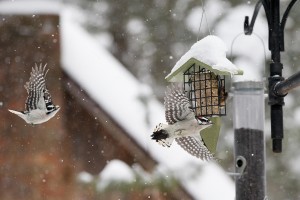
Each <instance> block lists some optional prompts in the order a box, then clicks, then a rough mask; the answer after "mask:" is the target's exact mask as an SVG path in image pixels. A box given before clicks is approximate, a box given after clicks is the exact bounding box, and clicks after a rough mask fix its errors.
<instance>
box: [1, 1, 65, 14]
mask: <svg viewBox="0 0 300 200" xmlns="http://www.w3.org/2000/svg"><path fill="white" fill-rule="evenodd" d="M61 8H62V3H60V1H55V0H13V1H11V0H10V1H1V2H0V14H14V15H35V14H59V13H60V9H61Z"/></svg>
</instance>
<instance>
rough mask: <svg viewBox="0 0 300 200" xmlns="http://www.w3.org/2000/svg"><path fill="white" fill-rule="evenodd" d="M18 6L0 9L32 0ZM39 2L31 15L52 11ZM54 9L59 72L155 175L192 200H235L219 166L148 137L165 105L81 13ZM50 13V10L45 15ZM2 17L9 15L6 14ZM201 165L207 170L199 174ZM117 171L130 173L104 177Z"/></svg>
mask: <svg viewBox="0 0 300 200" xmlns="http://www.w3.org/2000/svg"><path fill="white" fill-rule="evenodd" d="M21 2H22V3H21V5H22V6H19V5H17V1H15V2H12V3H11V6H12V7H9V6H7V5H6V2H1V3H0V8H2V5H5V7H6V9H7V10H9V13H10V14H13V13H17V14H22V13H23V12H22V10H23V9H24V13H23V14H30V12H29V10H30V9H29V8H28V7H31V6H32V5H33V4H32V2H35V1H32V0H31V1H26V2H27V3H25V0H24V1H21ZM41 2H43V3H44V6H45V7H46V8H43V6H42V5H40V8H39V9H37V10H34V11H32V12H33V13H43V12H44V9H45V10H46V9H47V8H48V9H49V8H50V5H49V3H50V2H52V1H41ZM3 3H4V4H3ZM54 4H56V3H54ZM21 7H22V9H21ZM14 9H16V10H15V11H14ZM58 10H60V11H61V13H60V16H61V19H60V20H61V21H60V22H61V24H60V27H61V48H62V49H61V51H62V60H61V63H62V66H63V69H64V70H65V72H66V73H68V74H69V75H70V76H71V77H72V78H73V79H74V80H76V81H77V83H78V84H80V86H81V87H82V88H83V90H84V91H85V92H86V93H88V94H89V95H90V96H91V98H93V99H94V100H95V101H96V102H97V103H98V104H99V105H101V107H102V108H103V109H105V110H106V112H108V113H109V114H110V115H111V116H112V117H113V118H114V119H115V120H116V121H117V122H118V123H119V124H120V126H122V127H123V128H124V130H126V131H127V132H128V133H129V134H130V135H131V137H132V138H134V139H135V140H136V141H137V142H138V143H139V144H140V145H141V146H142V147H144V148H145V149H146V150H147V151H148V152H149V153H150V154H151V155H152V156H153V158H154V159H156V160H157V161H158V162H159V165H158V167H157V172H158V173H161V174H162V175H163V176H167V175H166V173H170V172H171V173H172V174H173V175H174V176H175V177H177V178H178V179H179V180H181V181H182V182H183V186H184V187H185V188H186V189H187V190H188V191H189V192H190V193H191V194H192V195H193V196H194V198H195V199H210V200H214V199H215V200H219V199H224V200H227V199H228V200H232V199H234V184H233V182H232V181H231V179H230V178H229V177H228V176H227V175H226V174H225V173H224V172H223V171H222V170H221V169H220V167H218V166H217V165H215V164H213V163H210V164H207V163H204V162H202V161H200V160H199V159H197V158H194V157H192V156H190V155H189V154H188V153H186V152H185V151H184V150H183V149H181V148H180V147H179V146H178V145H177V144H175V143H174V145H172V147H171V148H164V147H161V146H160V145H158V144H157V143H156V142H154V141H152V140H151V139H150V135H151V133H152V131H153V128H154V127H155V125H156V124H158V123H159V122H164V121H165V118H164V108H163V105H162V104H161V103H160V102H158V101H157V100H156V99H155V97H154V95H153V94H152V92H151V89H150V88H149V87H148V86H145V85H141V83H140V82H138V81H137V79H136V78H135V77H134V76H133V75H132V74H131V73H129V72H128V71H127V70H126V69H125V68H124V66H122V64H121V63H120V62H119V61H118V60H117V59H116V58H114V57H113V56H112V55H111V54H110V53H109V52H108V51H107V50H105V49H104V48H103V47H101V46H100V45H99V44H98V43H97V40H96V39H95V38H93V37H92V36H91V35H90V34H88V33H87V32H86V31H85V30H84V29H83V28H82V27H81V26H80V24H79V23H78V21H80V19H81V13H80V12H78V10H77V9H75V8H72V7H69V6H66V5H61V7H59V8H58ZM48 12H49V10H48V11H45V13H48ZM0 13H1V9H0ZM3 13H6V14H7V13H8V11H3ZM145 97H146V98H145ZM141 99H147V101H146V102H145V101H142V100H141ZM146 119H148V122H147V120H146ZM203 165H205V168H204V169H203V170H202V169H201V170H200V169H199V168H200V167H201V166H203ZM116 168H117V169H119V170H124V171H123V172H124V174H125V173H128V174H129V175H130V172H129V171H128V170H126V168H127V167H124V166H123V165H120V164H118V163H117V164H116V167H113V169H114V170H112V171H114V172H112V171H111V170H108V171H107V172H105V171H104V172H103V173H104V174H106V175H105V176H106V177H109V176H111V175H112V174H110V173H115V169H116ZM192 172H193V174H192V176H191V173H192ZM82 177H85V178H87V179H86V181H88V180H89V177H87V176H86V175H84V174H82ZM212 188H213V190H212Z"/></svg>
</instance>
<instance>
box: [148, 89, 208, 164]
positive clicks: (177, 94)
mask: <svg viewBox="0 0 300 200" xmlns="http://www.w3.org/2000/svg"><path fill="white" fill-rule="evenodd" d="M165 94H166V96H165V98H164V101H165V102H164V106H165V118H166V121H167V123H168V124H163V123H160V124H158V125H157V126H156V128H155V129H154V131H153V134H152V135H151V138H152V139H153V140H155V141H156V142H158V143H159V144H160V145H162V146H167V147H170V146H171V144H172V142H173V140H174V139H175V141H176V142H177V143H178V144H179V145H180V146H181V147H182V148H183V149H184V150H185V151H187V152H188V153H190V154H191V155H193V156H195V157H197V158H200V159H202V160H211V159H213V155H212V153H211V152H210V151H209V150H208V149H207V147H206V146H205V143H204V142H203V140H202V138H201V136H200V131H201V130H203V129H205V128H208V127H210V126H211V125H212V122H211V121H210V120H208V119H207V118H205V117H196V116H195V113H194V111H193V110H192V108H191V106H190V102H189V99H188V98H187V97H186V95H185V93H184V91H183V89H182V88H180V87H179V86H177V85H172V86H171V88H169V87H168V88H167V91H166V93H165Z"/></svg>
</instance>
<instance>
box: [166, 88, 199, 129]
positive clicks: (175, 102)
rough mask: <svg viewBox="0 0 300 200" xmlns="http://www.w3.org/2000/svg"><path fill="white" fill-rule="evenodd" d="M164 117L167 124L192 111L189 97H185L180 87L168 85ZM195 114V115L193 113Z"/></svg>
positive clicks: (181, 118) (182, 117)
mask: <svg viewBox="0 0 300 200" xmlns="http://www.w3.org/2000/svg"><path fill="white" fill-rule="evenodd" d="M164 100H165V117H166V121H167V122H168V124H174V123H175V122H178V121H181V120H184V119H186V117H187V116H188V115H189V114H191V113H193V111H192V110H191V109H190V103H189V99H188V98H187V97H186V95H185V93H184V91H183V89H182V88H179V87H178V86H175V85H172V86H171V88H170V87H168V88H167V91H166V96H165V99H164ZM193 116H195V115H193Z"/></svg>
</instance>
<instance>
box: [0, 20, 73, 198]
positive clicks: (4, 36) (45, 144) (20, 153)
mask: <svg viewBox="0 0 300 200" xmlns="http://www.w3.org/2000/svg"><path fill="white" fill-rule="evenodd" d="M58 22H59V18H58V16H55V15H53V16H37V15H36V16H31V15H30V16H1V20H0V199H5V200H10V199H14V200H15V199H31V200H35V199H71V197H72V195H73V194H72V192H70V191H71V190H72V188H73V182H74V181H73V179H74V172H73V171H74V170H73V167H72V163H71V159H70V157H69V155H70V152H68V151H70V150H69V149H70V148H66V147H68V146H70V144H69V141H68V138H67V137H66V136H67V134H66V131H65V128H64V124H63V123H62V120H61V117H62V116H63V115H64V112H65V111H64V109H61V110H60V111H59V113H58V114H57V115H56V117H55V118H53V119H51V120H50V121H48V122H46V123H44V124H41V125H35V126H32V125H28V124H26V123H25V122H24V121H23V120H22V119H21V118H19V117H18V116H16V115H13V114H12V113H10V112H8V110H7V109H13V110H23V109H24V103H25V100H26V97H27V94H26V90H25V89H24V84H25V82H26V81H28V79H29V75H30V71H31V67H32V66H34V63H40V62H42V63H48V65H47V66H48V68H49V69H50V71H49V73H48V75H47V77H46V78H47V86H48V89H49V90H50V92H51V94H52V97H53V101H54V103H55V104H57V105H60V106H61V107H62V108H64V95H63V93H64V91H63V90H62V80H61V77H62V71H61V68H60V66H59V65H60V63H59V61H60V43H59V42H60V41H59V34H58Z"/></svg>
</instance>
